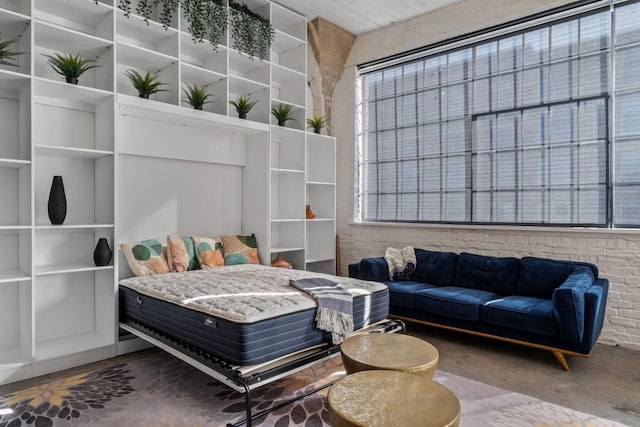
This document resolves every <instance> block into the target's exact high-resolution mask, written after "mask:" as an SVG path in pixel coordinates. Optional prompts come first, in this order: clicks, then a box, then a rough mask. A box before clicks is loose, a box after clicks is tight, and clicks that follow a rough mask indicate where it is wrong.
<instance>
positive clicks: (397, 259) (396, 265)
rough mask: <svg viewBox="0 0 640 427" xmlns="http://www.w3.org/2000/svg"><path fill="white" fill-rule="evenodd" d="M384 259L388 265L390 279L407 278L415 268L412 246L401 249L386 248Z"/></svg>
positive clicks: (414, 255)
mask: <svg viewBox="0 0 640 427" xmlns="http://www.w3.org/2000/svg"><path fill="white" fill-rule="evenodd" d="M384 259H385V261H387V266H388V267H389V277H390V278H391V280H409V278H410V276H411V273H413V271H414V270H415V269H416V254H415V250H414V249H413V246H407V247H405V248H402V249H396V248H391V247H389V248H387V250H386V251H385V253H384Z"/></svg>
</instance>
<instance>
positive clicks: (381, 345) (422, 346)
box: [340, 333, 440, 378]
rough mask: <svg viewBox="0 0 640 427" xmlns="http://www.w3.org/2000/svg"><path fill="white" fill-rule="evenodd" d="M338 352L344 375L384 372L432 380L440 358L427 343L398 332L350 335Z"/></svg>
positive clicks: (436, 351) (434, 349) (435, 350)
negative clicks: (395, 372)
mask: <svg viewBox="0 0 640 427" xmlns="http://www.w3.org/2000/svg"><path fill="white" fill-rule="evenodd" d="M340 351H341V352H342V363H343V364H344V367H345V370H346V371H347V374H352V373H354V372H360V371H367V370H373V369H383V370H389V371H401V372H409V373H412V374H420V375H423V376H425V377H428V378H433V374H434V372H435V371H436V368H437V367H438V360H439V357H440V356H439V354H438V350H437V349H436V348H435V347H434V346H432V345H431V344H429V343H428V342H426V341H424V340H421V339H420V338H416V337H412V336H410V335H404V334H398V333H396V334H378V333H376V334H362V335H353V336H351V337H349V338H347V339H346V340H345V341H344V342H343V343H342V345H341V347H340Z"/></svg>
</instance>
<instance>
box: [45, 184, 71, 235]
mask: <svg viewBox="0 0 640 427" xmlns="http://www.w3.org/2000/svg"><path fill="white" fill-rule="evenodd" d="M47 212H48V213H49V220H50V221H51V224H53V225H60V224H62V223H63V222H64V219H65V218H66V217H67V196H66V195H65V194H64V183H63V182H62V177H61V176H59V175H56V176H54V177H53V182H52V183H51V190H49V203H47Z"/></svg>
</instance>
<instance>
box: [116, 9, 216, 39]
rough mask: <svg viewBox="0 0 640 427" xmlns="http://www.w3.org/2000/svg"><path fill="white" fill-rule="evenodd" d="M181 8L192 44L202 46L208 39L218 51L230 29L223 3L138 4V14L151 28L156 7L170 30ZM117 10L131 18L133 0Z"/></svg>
mask: <svg viewBox="0 0 640 427" xmlns="http://www.w3.org/2000/svg"><path fill="white" fill-rule="evenodd" d="M179 4H180V5H182V8H183V10H184V16H185V18H186V20H187V23H188V24H189V25H188V27H187V31H188V32H189V33H191V36H192V38H193V42H194V43H200V42H202V41H204V40H205V39H208V40H209V41H210V42H211V45H212V46H213V48H214V50H215V49H217V47H218V44H219V43H220V41H221V40H222V36H223V35H224V32H225V30H226V29H227V25H228V20H227V9H226V7H225V5H224V1H223V0H139V2H138V4H137V5H136V7H135V11H136V13H138V14H139V15H140V16H141V17H142V18H144V20H145V22H146V23H147V25H149V19H151V18H152V15H153V7H154V6H157V7H159V8H160V10H159V12H160V15H159V18H158V21H159V22H160V23H161V24H162V25H163V26H164V28H165V29H167V28H169V26H171V21H172V20H173V16H174V15H175V13H176V11H177V10H178V5H179ZM118 7H119V8H120V9H121V10H122V11H124V16H126V17H127V18H128V17H129V15H130V14H131V0H119V3H118Z"/></svg>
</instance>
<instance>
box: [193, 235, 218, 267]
mask: <svg viewBox="0 0 640 427" xmlns="http://www.w3.org/2000/svg"><path fill="white" fill-rule="evenodd" d="M193 246H194V248H195V250H196V256H197V257H198V262H199V263H200V268H204V269H209V268H216V267H221V266H223V265H224V256H223V255H222V242H221V241H220V237H194V238H193Z"/></svg>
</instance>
